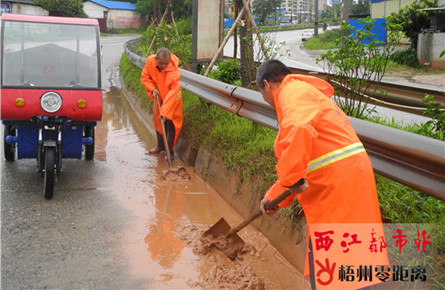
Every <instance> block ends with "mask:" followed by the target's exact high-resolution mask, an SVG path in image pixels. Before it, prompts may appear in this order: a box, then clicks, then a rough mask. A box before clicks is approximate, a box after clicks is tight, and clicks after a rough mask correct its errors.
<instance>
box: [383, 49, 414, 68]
mask: <svg viewBox="0 0 445 290" xmlns="http://www.w3.org/2000/svg"><path fill="white" fill-rule="evenodd" d="M389 58H390V59H391V60H392V61H393V62H395V63H398V64H400V65H406V66H409V67H413V68H416V67H418V66H419V64H418V62H417V52H416V51H415V50H414V49H411V48H409V49H405V50H399V51H396V52H394V53H392V54H391V56H390V57H389Z"/></svg>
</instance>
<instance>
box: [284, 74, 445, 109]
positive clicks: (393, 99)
mask: <svg viewBox="0 0 445 290" xmlns="http://www.w3.org/2000/svg"><path fill="white" fill-rule="evenodd" d="M290 70H291V71H292V73H296V74H303V75H312V76H317V77H320V78H322V79H324V80H326V81H328V82H330V83H331V85H333V86H334V87H337V88H338V89H340V90H341V88H339V87H338V85H337V84H336V83H335V81H334V78H333V76H332V75H330V74H327V73H324V72H320V71H311V70H306V69H300V68H290ZM369 83H371V86H370V91H372V90H374V89H375V88H377V90H376V91H375V93H374V94H373V95H372V96H371V97H372V98H371V103H373V104H377V105H379V106H383V107H387V108H391V109H394V110H398V111H404V112H408V113H412V114H416V115H423V112H424V111H425V109H426V107H427V106H426V105H425V104H424V103H423V102H422V99H423V98H424V97H425V95H433V96H434V102H437V103H441V104H442V105H445V90H440V89H436V88H434V87H433V86H425V85H420V84H419V85H416V86H413V85H409V86H408V85H404V86H401V85H397V84H394V83H389V82H385V81H384V80H382V81H381V82H380V83H379V84H377V82H375V81H369Z"/></svg>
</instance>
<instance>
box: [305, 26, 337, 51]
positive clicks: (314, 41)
mask: <svg viewBox="0 0 445 290" xmlns="http://www.w3.org/2000/svg"><path fill="white" fill-rule="evenodd" d="M339 38H340V30H339V29H334V30H328V31H326V32H324V33H319V34H318V37H311V38H309V39H308V40H307V41H305V42H303V48H305V49H311V50H312V49H314V50H319V49H337V48H339V47H340V45H339V44H338V43H336V40H337V39H339Z"/></svg>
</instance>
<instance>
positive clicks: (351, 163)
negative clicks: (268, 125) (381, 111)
mask: <svg viewBox="0 0 445 290" xmlns="http://www.w3.org/2000/svg"><path fill="white" fill-rule="evenodd" d="M256 82H257V85H258V87H259V89H260V92H261V94H262V95H263V98H264V100H265V101H266V102H268V103H269V104H270V105H271V106H272V107H274V108H275V110H276V113H277V118H278V122H279V132H278V135H277V138H276V140H275V145H274V150H275V153H276V156H277V159H278V164H277V166H276V170H277V173H278V180H277V181H276V183H275V184H274V185H273V186H272V187H271V188H270V189H269V190H268V191H267V192H266V194H265V196H264V199H263V200H262V201H261V205H260V209H261V210H262V211H263V213H266V214H273V213H275V212H276V210H277V208H274V209H272V210H268V211H266V210H265V209H264V206H265V205H266V204H267V203H268V202H269V201H271V200H272V199H274V198H275V197H277V196H278V195H279V194H280V193H282V192H283V191H285V190H286V189H289V190H290V191H291V192H292V195H291V196H289V197H288V198H287V199H286V200H284V201H283V202H282V203H280V204H279V207H287V206H289V205H290V204H291V203H292V201H293V200H294V198H295V197H296V198H297V199H298V201H299V203H300V204H301V206H302V208H303V211H304V213H305V217H306V222H307V229H308V232H307V233H308V243H307V245H308V246H307V249H308V252H307V255H306V263H305V271H304V274H305V275H304V276H305V277H307V276H309V274H311V275H310V276H311V285H312V286H313V287H316V288H317V289H321V288H324V287H326V289H339V288H341V289H346V288H361V287H366V286H369V285H372V284H376V283H381V282H382V281H383V280H379V279H376V278H375V277H374V279H372V277H366V279H360V280H361V281H358V280H359V279H358V276H354V277H352V281H351V279H349V280H348V281H346V280H342V279H341V277H342V276H341V274H342V273H341V269H345V268H342V267H347V266H351V265H355V266H357V267H359V266H360V265H362V266H366V267H367V266H368V265H386V266H387V268H385V270H388V267H389V262H388V258H387V252H386V244H382V243H381V242H382V240H381V239H383V238H384V236H383V227H382V221H381V215H380V207H379V202H378V197H377V191H376V186H375V180H374V173H373V169H372V165H371V162H370V160H369V157H368V155H367V153H366V151H365V149H364V147H363V145H362V143H361V142H360V140H359V138H358V137H357V135H356V133H355V131H354V129H353V128H352V126H351V124H350V122H349V120H348V117H347V116H346V115H345V114H344V112H343V111H342V110H341V109H340V108H339V107H338V106H337V105H336V104H335V103H334V101H333V100H331V99H330V98H331V97H332V95H333V93H334V89H333V87H332V86H331V85H330V84H328V83H327V82H325V81H324V80H322V79H319V78H316V77H313V76H305V75H297V74H291V72H290V70H289V69H288V68H287V67H286V66H285V65H284V64H283V63H282V62H280V61H278V60H267V61H265V62H264V63H262V64H261V66H260V67H259V68H258V71H257V79H256ZM334 237H335V238H334ZM378 237H379V238H381V239H380V240H379V244H377V239H376V238H378ZM373 238H374V240H373V241H374V242H375V243H376V244H375V245H374V246H375V247H371V246H372V245H371V244H370V243H371V241H372V239H373ZM349 270H351V269H349ZM354 274H355V273H354ZM345 278H348V277H345ZM354 278H355V280H354Z"/></svg>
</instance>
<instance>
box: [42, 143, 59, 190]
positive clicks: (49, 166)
mask: <svg viewBox="0 0 445 290" xmlns="http://www.w3.org/2000/svg"><path fill="white" fill-rule="evenodd" d="M44 151H45V156H44V158H45V175H44V181H43V193H44V194H45V198H46V199H51V198H53V194H54V164H55V162H56V148H54V147H47V148H45V150H44Z"/></svg>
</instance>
